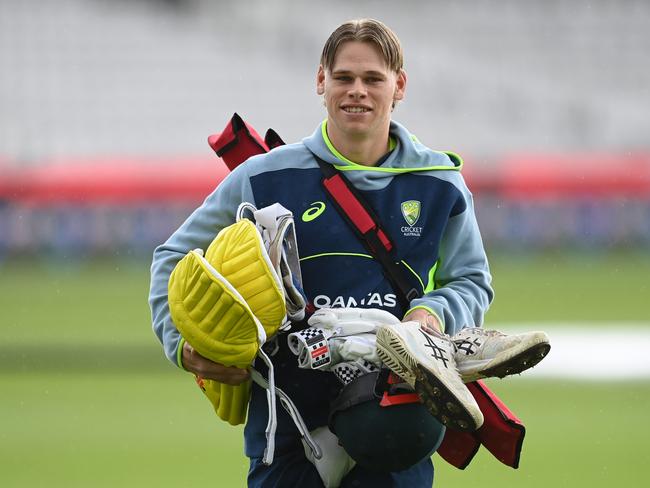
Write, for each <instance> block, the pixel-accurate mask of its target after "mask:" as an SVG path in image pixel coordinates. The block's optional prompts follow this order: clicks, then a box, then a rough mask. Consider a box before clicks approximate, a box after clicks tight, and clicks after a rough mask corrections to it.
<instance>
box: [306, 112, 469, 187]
mask: <svg viewBox="0 0 650 488" xmlns="http://www.w3.org/2000/svg"><path fill="white" fill-rule="evenodd" d="M389 133H390V136H391V138H392V139H393V140H394V141H395V147H394V149H393V150H392V151H391V152H390V154H389V155H388V157H387V158H386V159H385V160H384V161H383V162H382V164H380V165H378V166H364V165H361V164H358V163H355V162H353V161H350V160H349V159H347V158H345V156H343V155H342V154H340V153H339V152H338V151H337V150H336V148H335V147H334V146H333V145H332V143H331V142H330V140H329V137H328V136H327V120H324V121H323V122H322V123H321V124H320V125H319V126H318V127H317V129H316V130H315V131H314V133H313V134H312V135H311V136H309V137H306V138H305V139H303V141H302V142H303V144H304V145H305V146H306V147H307V148H308V149H309V150H310V151H311V152H313V153H314V154H316V155H317V156H318V157H319V158H321V159H322V160H323V161H325V162H328V163H330V164H332V165H334V166H335V167H336V169H338V170H340V171H346V172H347V171H350V172H357V171H364V172H368V173H371V174H372V173H375V174H376V176H380V175H382V174H383V175H384V176H389V175H390V176H395V175H396V174H399V173H414V172H421V171H459V170H460V169H461V168H462V166H463V160H462V159H461V158H460V156H458V155H457V154H455V153H452V152H446V151H433V150H431V149H429V148H428V147H426V146H424V145H423V144H421V143H420V142H419V141H418V139H417V137H415V136H414V135H413V134H411V133H410V132H409V131H408V130H406V128H405V127H404V126H403V125H401V124H399V123H397V122H395V121H391V123H390V129H389Z"/></svg>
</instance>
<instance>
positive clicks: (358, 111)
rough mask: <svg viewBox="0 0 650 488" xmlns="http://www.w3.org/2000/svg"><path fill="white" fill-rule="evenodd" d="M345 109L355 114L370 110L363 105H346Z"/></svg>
mask: <svg viewBox="0 0 650 488" xmlns="http://www.w3.org/2000/svg"><path fill="white" fill-rule="evenodd" d="M343 110H345V111H346V112H350V113H353V114H360V113H363V112H367V111H368V109H367V108H363V107H345V108H344V109H343Z"/></svg>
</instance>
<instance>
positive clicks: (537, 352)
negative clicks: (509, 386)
mask: <svg viewBox="0 0 650 488" xmlns="http://www.w3.org/2000/svg"><path fill="white" fill-rule="evenodd" d="M550 350H551V345H550V344H549V343H547V342H542V343H540V344H535V345H534V346H532V347H530V348H528V349H526V350H525V351H522V352H520V353H519V354H515V355H514V356H512V357H511V358H510V359H508V360H506V361H504V362H502V363H501V364H498V365H496V366H492V367H491V368H486V369H483V370H481V371H479V372H478V375H480V376H479V378H491V377H497V378H504V377H506V376H510V375H513V374H520V373H523V372H524V371H526V370H527V369H530V368H532V367H534V366H536V365H537V364H538V363H539V362H540V361H541V360H542V359H544V358H545V357H546V355H547V354H548V353H549V351H550ZM479 378H477V379H479Z"/></svg>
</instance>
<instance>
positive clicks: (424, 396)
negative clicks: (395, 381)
mask: <svg viewBox="0 0 650 488" xmlns="http://www.w3.org/2000/svg"><path fill="white" fill-rule="evenodd" d="M377 355H378V356H379V358H380V359H381V361H382V362H383V363H384V364H385V365H386V366H387V367H388V368H389V369H390V370H391V371H393V372H394V373H395V374H397V375H398V376H400V377H401V378H402V379H404V380H405V381H406V382H407V383H409V384H410V385H411V386H412V387H413V388H414V389H415V391H416V392H417V394H418V395H419V396H420V399H421V400H422V403H423V404H424V406H425V407H426V409H427V410H428V411H429V413H430V414H431V415H432V416H434V417H435V418H436V419H437V420H438V421H439V422H440V423H441V424H443V425H444V426H446V427H450V428H452V429H455V430H459V431H462V432H472V431H475V430H476V429H478V428H479V427H480V424H479V423H478V422H477V421H476V419H475V418H474V417H473V416H472V414H471V413H470V412H469V411H468V410H467V409H466V408H465V407H464V406H463V404H462V402H461V401H460V400H459V399H458V398H457V397H456V396H455V395H454V394H452V393H451V391H450V390H449V388H448V387H447V386H446V385H445V384H444V383H443V382H442V381H441V380H440V379H439V378H438V377H437V376H436V375H435V374H433V373H432V372H431V371H429V370H428V369H426V368H424V367H423V366H422V365H420V364H419V363H418V362H417V361H415V359H413V358H412V357H411V355H410V354H409V353H408V351H407V349H406V347H405V346H404V344H403V343H402V340H401V338H400V337H399V336H398V335H396V334H393V333H392V331H391V330H390V329H389V328H381V329H379V331H378V332H377Z"/></svg>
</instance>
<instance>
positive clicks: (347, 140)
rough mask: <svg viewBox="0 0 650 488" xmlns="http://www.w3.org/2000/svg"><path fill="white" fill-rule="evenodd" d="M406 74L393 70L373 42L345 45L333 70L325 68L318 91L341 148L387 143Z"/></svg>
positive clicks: (318, 79) (330, 131)
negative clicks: (367, 143) (322, 97)
mask: <svg viewBox="0 0 650 488" xmlns="http://www.w3.org/2000/svg"><path fill="white" fill-rule="evenodd" d="M405 88H406V74H405V73H404V70H400V71H399V72H395V71H393V70H391V69H390V68H389V67H388V65H387V63H386V61H385V60H384V58H383V57H382V55H381V51H380V50H379V48H378V47H377V46H375V45H374V44H372V43H370V42H359V41H350V42H345V43H343V44H342V45H341V46H340V47H339V49H338V51H337V52H336V56H335V58H334V63H333V65H332V66H331V69H325V68H323V66H322V65H321V66H320V67H319V69H318V74H317V77H316V91H317V93H318V94H319V95H323V96H324V98H325V106H326V108H327V132H328V135H329V137H330V139H331V140H332V143H333V144H334V145H335V146H337V147H339V146H346V145H349V144H355V143H359V142H360V141H368V140H370V141H373V142H375V143H377V144H384V145H385V144H387V142H388V128H389V125H390V116H391V112H392V109H393V105H394V102H396V101H398V100H401V99H403V98H404V90H405Z"/></svg>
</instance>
